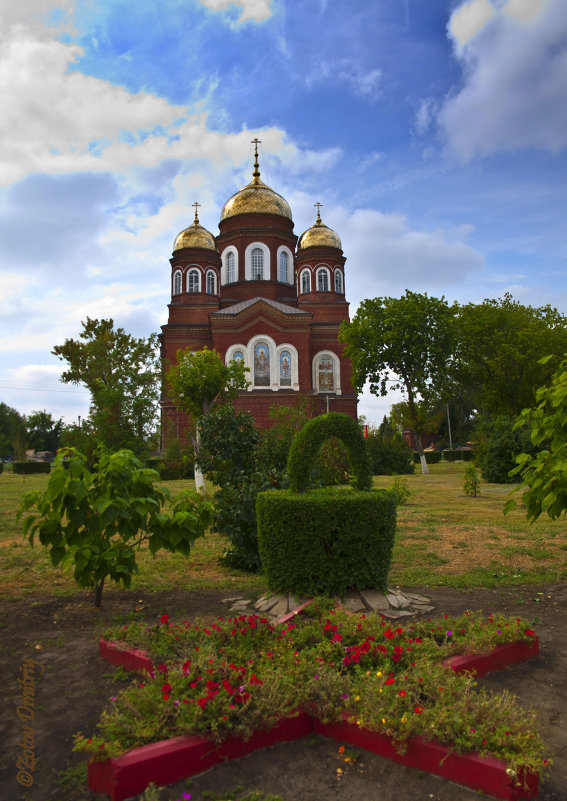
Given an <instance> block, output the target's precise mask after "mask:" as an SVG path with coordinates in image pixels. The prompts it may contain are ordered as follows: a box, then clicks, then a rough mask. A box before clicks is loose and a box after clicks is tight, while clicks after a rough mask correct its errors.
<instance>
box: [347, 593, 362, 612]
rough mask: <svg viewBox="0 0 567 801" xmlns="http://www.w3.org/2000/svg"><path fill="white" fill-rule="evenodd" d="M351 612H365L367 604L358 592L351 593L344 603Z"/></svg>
mask: <svg viewBox="0 0 567 801" xmlns="http://www.w3.org/2000/svg"><path fill="white" fill-rule="evenodd" d="M342 605H343V606H344V607H345V608H346V609H348V610H349V612H364V610H365V609H366V604H365V603H364V601H363V600H362V598H361V597H360V595H359V593H358V592H351V593H349V594H348V595H347V596H346V598H345V600H344V603H343V604H342Z"/></svg>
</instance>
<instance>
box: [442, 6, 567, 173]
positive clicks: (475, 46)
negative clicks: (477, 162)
mask: <svg viewBox="0 0 567 801" xmlns="http://www.w3.org/2000/svg"><path fill="white" fill-rule="evenodd" d="M481 6H482V8H484V7H485V4H481V3H480V0H478V2H473V3H471V4H466V5H461V6H459V8H457V9H456V10H455V12H454V13H453V15H452V17H451V20H450V22H449V31H450V35H451V36H452V37H453V40H454V44H455V56H456V58H457V59H458V60H459V61H460V62H461V65H462V68H463V73H464V84H463V87H462V88H461V89H460V91H458V92H457V93H456V94H453V95H450V96H448V97H447V99H446V101H445V104H444V107H443V108H442V109H441V111H440V113H439V115H438V122H439V124H440V126H441V129H442V131H443V133H444V135H445V137H446V139H447V143H448V146H449V149H450V150H451V151H452V152H453V153H454V154H455V155H456V156H457V157H458V158H460V159H462V160H470V159H472V158H473V157H475V156H488V155H492V154H494V153H498V152H506V151H514V150H518V149H522V148H537V149H543V150H547V151H551V152H552V153H558V152H559V151H561V150H562V149H563V148H565V146H567V103H566V102H565V88H566V87H567V41H566V37H567V4H566V3H565V0H545V1H544V2H540V0H537V2H533V3H527V2H525V0H509V2H508V3H507V4H506V5H505V6H503V7H498V8H496V9H494V8H493V10H495V13H494V14H493V15H492V16H491V17H490V19H488V20H487V21H486V22H485V23H484V24H483V25H481V26H480V27H479V28H478V30H476V31H475V32H474V35H473V33H472V32H473V28H474V25H473V24H472V23H471V24H470V25H469V28H468V29H467V26H466V25H465V24H463V23H462V21H461V22H460V23H458V24H456V21H458V20H459V19H461V18H460V17H459V15H460V14H462V13H464V10H465V9H467V8H469V13H472V12H470V7H472V8H473V9H475V10H476V11H477V12H478V10H479V9H481ZM479 13H480V12H479ZM479 18H480V17H479ZM477 21H478V20H477ZM455 24H456V31H455Z"/></svg>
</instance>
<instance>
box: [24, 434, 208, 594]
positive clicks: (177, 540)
mask: <svg viewBox="0 0 567 801" xmlns="http://www.w3.org/2000/svg"><path fill="white" fill-rule="evenodd" d="M156 479H159V475H158V473H156V472H155V471H154V470H149V469H145V468H143V467H142V464H141V462H140V461H139V460H138V459H137V458H136V457H135V456H134V454H133V453H132V452H131V451H127V450H122V451H117V452H116V453H112V454H111V453H109V452H107V451H102V452H100V453H99V459H98V463H97V465H96V469H95V470H93V471H92V472H91V471H89V470H88V469H87V466H86V458H85V457H84V456H83V455H82V454H80V453H77V452H76V451H75V452H74V451H72V450H70V449H62V450H61V451H60V452H59V454H58V456H57V458H56V459H55V468H54V470H53V471H52V472H51V476H50V478H49V482H48V484H47V489H46V490H45V492H41V491H38V492H32V493H28V494H27V495H25V496H24V498H23V499H22V503H21V506H20V511H19V517H21V516H22V515H23V514H24V513H25V512H30V511H31V512H32V513H31V514H30V515H28V517H27V518H26V519H25V521H24V536H25V537H27V538H28V540H29V542H30V544H31V545H33V544H34V539H35V537H36V536H37V537H38V539H39V541H40V543H41V544H42V545H45V546H46V547H48V548H49V549H50V555H51V562H52V564H53V566H54V567H55V566H57V565H59V564H73V566H74V575H75V580H76V582H77V583H78V584H79V586H81V587H92V588H93V589H94V591H95V606H96V607H100V606H101V602H102V590H103V587H104V582H105V579H106V578H107V577H108V578H110V579H111V580H112V581H116V582H121V583H122V584H123V585H124V586H125V587H129V586H130V582H131V579H132V575H133V574H134V573H137V572H138V567H137V565H136V551H137V550H138V548H139V547H140V546H141V545H142V543H144V542H147V543H148V548H149V550H150V553H152V554H154V553H156V552H157V551H158V550H160V548H163V549H165V550H167V551H170V552H172V553H174V552H176V551H178V552H180V553H182V554H183V555H184V556H186V557H187V556H189V551H190V547H191V545H192V543H193V542H194V540H195V539H196V538H197V537H201V536H203V535H204V533H205V531H206V530H207V528H208V526H209V525H210V522H211V519H212V504H211V503H210V502H209V501H207V500H205V499H204V498H203V497H202V496H200V495H199V494H198V493H195V492H191V491H186V492H185V493H182V494H181V495H179V496H178V497H177V499H175V501H173V502H172V504H171V505H170V506H169V508H168V511H167V512H165V511H163V506H164V504H165V503H166V502H169V501H170V496H169V493H168V492H167V490H164V489H158V488H157V487H156V486H155V485H154V481H155V480H156Z"/></svg>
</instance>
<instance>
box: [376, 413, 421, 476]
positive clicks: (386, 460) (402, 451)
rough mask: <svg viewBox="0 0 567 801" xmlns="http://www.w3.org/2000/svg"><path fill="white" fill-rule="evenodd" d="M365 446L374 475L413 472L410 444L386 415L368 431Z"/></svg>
mask: <svg viewBox="0 0 567 801" xmlns="http://www.w3.org/2000/svg"><path fill="white" fill-rule="evenodd" d="M366 448H367V450H368V456H369V459H370V464H371V465H372V473H373V475H375V476H392V475H395V474H398V475H399V474H402V473H413V472H414V470H415V464H414V462H413V453H412V450H411V448H410V446H409V445H408V443H407V442H406V441H405V439H404V438H403V437H402V435H401V434H400V433H399V432H398V431H397V430H396V429H395V428H394V426H393V425H392V423H391V422H390V420H388V418H387V417H384V419H383V420H382V422H381V424H380V425H379V427H378V428H373V429H370V430H369V431H368V437H367V439H366Z"/></svg>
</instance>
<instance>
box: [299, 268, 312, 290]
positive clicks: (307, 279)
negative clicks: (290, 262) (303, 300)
mask: <svg viewBox="0 0 567 801" xmlns="http://www.w3.org/2000/svg"><path fill="white" fill-rule="evenodd" d="M308 292H311V275H310V273H309V270H304V271H303V272H302V273H301V293H302V294H303V295H306V294H307V293H308Z"/></svg>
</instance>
